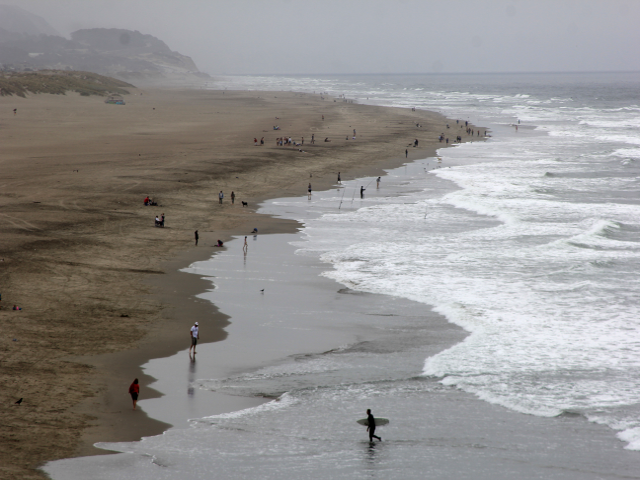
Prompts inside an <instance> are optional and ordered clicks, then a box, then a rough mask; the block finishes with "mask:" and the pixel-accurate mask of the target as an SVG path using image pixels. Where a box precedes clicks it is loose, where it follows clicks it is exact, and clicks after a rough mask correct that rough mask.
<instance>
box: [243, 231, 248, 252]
mask: <svg viewBox="0 0 640 480" xmlns="http://www.w3.org/2000/svg"><path fill="white" fill-rule="evenodd" d="M248 248H249V244H247V236H246V235H245V236H244V245H243V246H242V250H244V251H245V252H246V251H247V249H248Z"/></svg>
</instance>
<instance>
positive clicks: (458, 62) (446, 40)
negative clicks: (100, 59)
mask: <svg viewBox="0 0 640 480" xmlns="http://www.w3.org/2000/svg"><path fill="white" fill-rule="evenodd" d="M0 3H4V4H10V5H17V6H19V7H21V8H23V9H25V10H27V11H29V12H31V13H34V14H36V15H39V16H41V17H43V18H44V19H45V20H47V21H48V22H49V23H50V24H51V25H52V26H53V27H54V28H55V29H56V30H58V31H59V32H60V33H61V34H62V35H64V36H67V37H68V36H69V33H70V32H72V31H74V30H77V29H80V28H95V27H102V28H127V29H131V30H138V31H140V32H142V33H147V34H151V35H154V36H156V37H158V38H160V39H161V40H163V41H164V42H165V43H167V45H169V47H170V48H171V49H172V50H175V51H178V52H180V53H181V54H183V55H187V56H190V57H191V58H192V59H193V60H194V61H195V63H196V65H197V66H198V67H199V69H200V70H202V71H204V72H207V73H209V74H212V75H215V74H336V73H434V72H435V73H471V72H473V73H478V72H483V73H484V72H487V73H489V72H573V71H588V72H594V71H640V27H639V25H640V0H475V1H473V0H0Z"/></svg>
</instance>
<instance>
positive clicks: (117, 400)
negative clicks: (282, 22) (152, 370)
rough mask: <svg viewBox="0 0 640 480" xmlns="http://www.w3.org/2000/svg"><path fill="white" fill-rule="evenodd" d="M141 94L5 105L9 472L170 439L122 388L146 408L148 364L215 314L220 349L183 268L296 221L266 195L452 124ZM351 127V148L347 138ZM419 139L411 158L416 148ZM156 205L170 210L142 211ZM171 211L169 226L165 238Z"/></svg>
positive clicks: (366, 109)
mask: <svg viewBox="0 0 640 480" xmlns="http://www.w3.org/2000/svg"><path fill="white" fill-rule="evenodd" d="M132 93H133V94H132V95H130V96H128V97H127V98H126V101H127V105H125V106H115V105H106V104H104V103H103V101H102V99H100V98H96V97H80V96H76V95H71V94H70V95H67V96H52V95H36V96H32V97H30V98H26V99H21V98H13V97H2V98H0V107H1V108H0V111H2V112H4V113H2V115H0V139H1V141H2V143H3V152H2V156H1V157H0V162H1V163H2V167H3V182H2V190H1V192H0V193H1V195H2V207H3V208H2V214H1V215H0V218H1V219H2V222H1V224H0V225H1V227H0V228H1V229H2V231H1V233H2V238H3V242H2V246H1V250H0V259H2V260H3V261H0V278H1V279H2V291H1V292H0V293H2V310H0V330H1V332H2V335H1V336H0V349H1V350H0V351H1V355H2V356H1V357H0V362H1V364H2V367H3V368H2V370H1V371H0V385H1V386H2V389H1V392H2V393H1V394H0V395H1V396H2V404H3V405H5V407H3V408H2V409H1V410H0V415H1V416H2V419H1V421H2V423H3V426H4V428H3V429H2V432H1V433H0V449H1V450H2V451H3V456H2V462H1V465H0V477H1V478H42V474H41V473H39V472H37V471H35V470H34V468H35V467H37V466H38V465H41V464H42V463H43V462H45V461H47V460H51V459H55V458H63V457H69V456H74V455H86V454H95V453H98V452H99V451H98V450H96V449H95V448H93V447H92V444H93V443H94V442H95V441H97V440H101V441H126V440H135V439H138V438H140V437H142V436H148V435H153V434H157V433H160V432H162V431H164V430H165V429H166V428H167V427H168V425H167V424H165V423H162V422H159V421H156V420H153V419H150V418H148V417H147V416H146V415H145V414H144V412H143V411H136V412H132V411H131V401H130V398H129V397H128V395H127V394H126V390H127V388H128V385H129V383H130V382H131V380H132V379H133V378H134V377H138V378H140V380H141V384H142V394H141V399H145V398H150V397H153V396H155V395H157V393H156V392H154V391H153V390H152V389H150V388H148V387H147V385H148V384H149V383H150V382H151V381H152V379H151V378H150V377H148V376H145V375H143V373H142V371H141V370H140V365H141V364H143V363H145V362H146V361H147V360H148V359H150V358H159V357H166V356H169V355H172V354H174V353H176V352H178V351H179V350H181V349H184V348H185V345H188V342H189V339H188V328H189V326H190V325H191V324H192V323H193V321H194V320H196V319H198V318H214V319H215V320H214V324H213V325H215V327H214V328H211V329H210V330H209V332H207V335H208V337H207V338H206V339H204V340H205V342H213V341H219V340H223V339H224V338H225V335H226V334H225V331H224V330H223V329H224V327H225V326H226V325H227V324H228V321H227V319H226V317H225V316H224V315H222V314H220V313H219V312H217V310H216V308H215V307H213V306H212V305H210V304H209V303H208V302H206V301H204V300H198V299H194V295H195V294H197V293H199V292H201V291H203V290H205V289H206V288H208V284H207V281H205V280H202V279H198V278H197V277H196V276H193V275H189V274H186V273H179V272H177V270H178V269H179V268H182V267H184V266H186V265H188V264H190V263H191V262H193V261H194V260H198V259H205V258H209V256H210V255H211V253H212V252H214V251H215V250H216V248H215V247H213V244H214V242H215V241H216V240H217V239H219V238H220V239H222V240H226V239H228V238H230V237H231V235H234V234H235V235H237V234H238V233H240V234H242V233H245V232H247V231H248V230H250V229H251V228H253V227H254V226H259V228H260V231H261V233H270V232H271V233H277V232H288V231H289V232H290V231H294V230H295V229H296V224H295V222H290V221H281V220H270V219H268V218H266V217H265V218H264V219H261V218H259V217H258V216H257V215H256V214H255V212H254V210H253V209H254V208H255V206H256V203H257V202H258V201H260V200H261V199H266V198H274V197H281V196H287V195H300V194H304V193H306V188H307V184H308V183H309V181H311V182H312V184H313V188H314V189H316V190H318V189H324V188H327V187H328V186H330V185H332V184H333V183H335V180H336V174H337V172H338V171H340V172H342V178H343V179H347V178H350V177H353V175H358V174H360V173H361V172H362V171H364V170H366V171H367V172H368V173H369V174H374V175H377V174H381V173H382V168H384V167H389V166H392V165H399V164H401V163H402V162H404V161H405V159H404V150H405V148H408V149H409V150H410V154H409V159H412V158H424V157H426V156H428V155H431V154H433V152H434V149H435V147H436V146H438V147H439V146H441V145H440V144H438V143H437V135H438V134H439V133H440V132H441V131H443V130H444V125H445V124H446V123H447V120H446V119H445V118H444V117H442V116H440V115H437V114H433V113H429V112H420V111H418V112H411V111H410V110H409V109H402V110H400V109H391V108H382V107H371V106H363V105H357V104H347V103H338V102H336V103H334V102H330V101H324V102H322V101H321V100H320V99H319V98H318V97H315V96H312V95H304V94H293V93H279V92H278V93H273V92H269V93H256V92H226V93H225V94H224V95H223V93H222V92H218V91H197V90H192V91H161V90H144V91H141V90H136V91H134V92H132ZM13 108H17V109H18V113H17V115H15V116H14V115H13V112H12V110H13ZM321 115H324V116H325V120H324V121H323V120H322V118H321ZM276 117H278V119H276ZM416 121H419V123H421V124H422V128H419V129H418V128H416V126H415V123H416ZM273 125H279V126H280V127H281V130H278V131H274V130H273ZM353 128H357V131H358V138H357V140H355V141H353V140H345V137H346V136H350V133H351V131H352V129H353ZM312 134H314V135H315V136H316V137H317V138H316V144H315V145H309V142H310V139H311V135H312ZM284 135H287V136H291V137H292V138H294V139H295V140H298V141H299V140H300V138H301V137H302V136H304V137H305V144H304V147H301V149H302V150H304V153H303V152H299V151H298V149H297V148H294V147H276V146H275V138H276V137H280V136H284ZM254 137H256V138H258V140H259V139H260V138H261V137H265V145H264V146H254V145H253V138H254ZM324 137H329V138H330V139H331V142H328V143H325V142H322V141H318V140H321V139H324ZM416 138H418V139H419V140H420V148H419V149H418V148H412V147H411V146H409V145H410V144H411V143H412V142H413V140H414V139H416ZM220 190H223V191H224V193H225V200H224V203H223V204H222V205H219V203H218V192H219V191H220ZM231 190H233V191H235V193H236V195H237V199H236V204H235V205H231V204H230V201H229V200H230V199H229V197H230V193H231ZM146 195H150V196H151V197H152V198H154V199H156V200H157V201H158V203H159V204H160V205H161V206H159V207H145V206H144V205H143V203H142V199H143V198H144V197H145V196H146ZM240 201H247V202H248V207H247V208H243V207H242V206H241V205H240ZM161 213H165V214H166V227H165V228H155V227H154V226H153V218H154V216H156V215H159V214H161ZM196 229H198V230H199V232H200V244H199V246H198V247H194V245H193V232H194V230H196ZM14 304H16V305H18V306H20V307H22V308H23V310H22V311H19V312H15V311H12V310H11V307H12V305H14ZM185 332H186V333H185ZM14 339H15V341H14ZM18 398H24V401H23V403H22V405H20V406H14V405H13V402H14V401H15V400H17V399H18ZM234 408H238V406H237V405H235V406H234Z"/></svg>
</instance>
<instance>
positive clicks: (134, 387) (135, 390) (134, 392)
mask: <svg viewBox="0 0 640 480" xmlns="http://www.w3.org/2000/svg"><path fill="white" fill-rule="evenodd" d="M139 394H140V385H139V384H138V379H137V378H136V379H135V380H134V381H133V383H132V384H131V385H129V395H131V400H133V409H134V410H135V409H136V404H137V403H138V395H139Z"/></svg>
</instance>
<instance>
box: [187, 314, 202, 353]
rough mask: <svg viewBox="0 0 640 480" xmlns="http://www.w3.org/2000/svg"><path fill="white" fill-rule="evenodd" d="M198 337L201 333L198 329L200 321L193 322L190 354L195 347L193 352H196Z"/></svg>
mask: <svg viewBox="0 0 640 480" xmlns="http://www.w3.org/2000/svg"><path fill="white" fill-rule="evenodd" d="M198 338H200V333H199V331H198V322H196V323H194V324H193V327H191V346H190V347H189V355H191V349H192V348H193V354H194V355H195V354H196V345H198Z"/></svg>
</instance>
